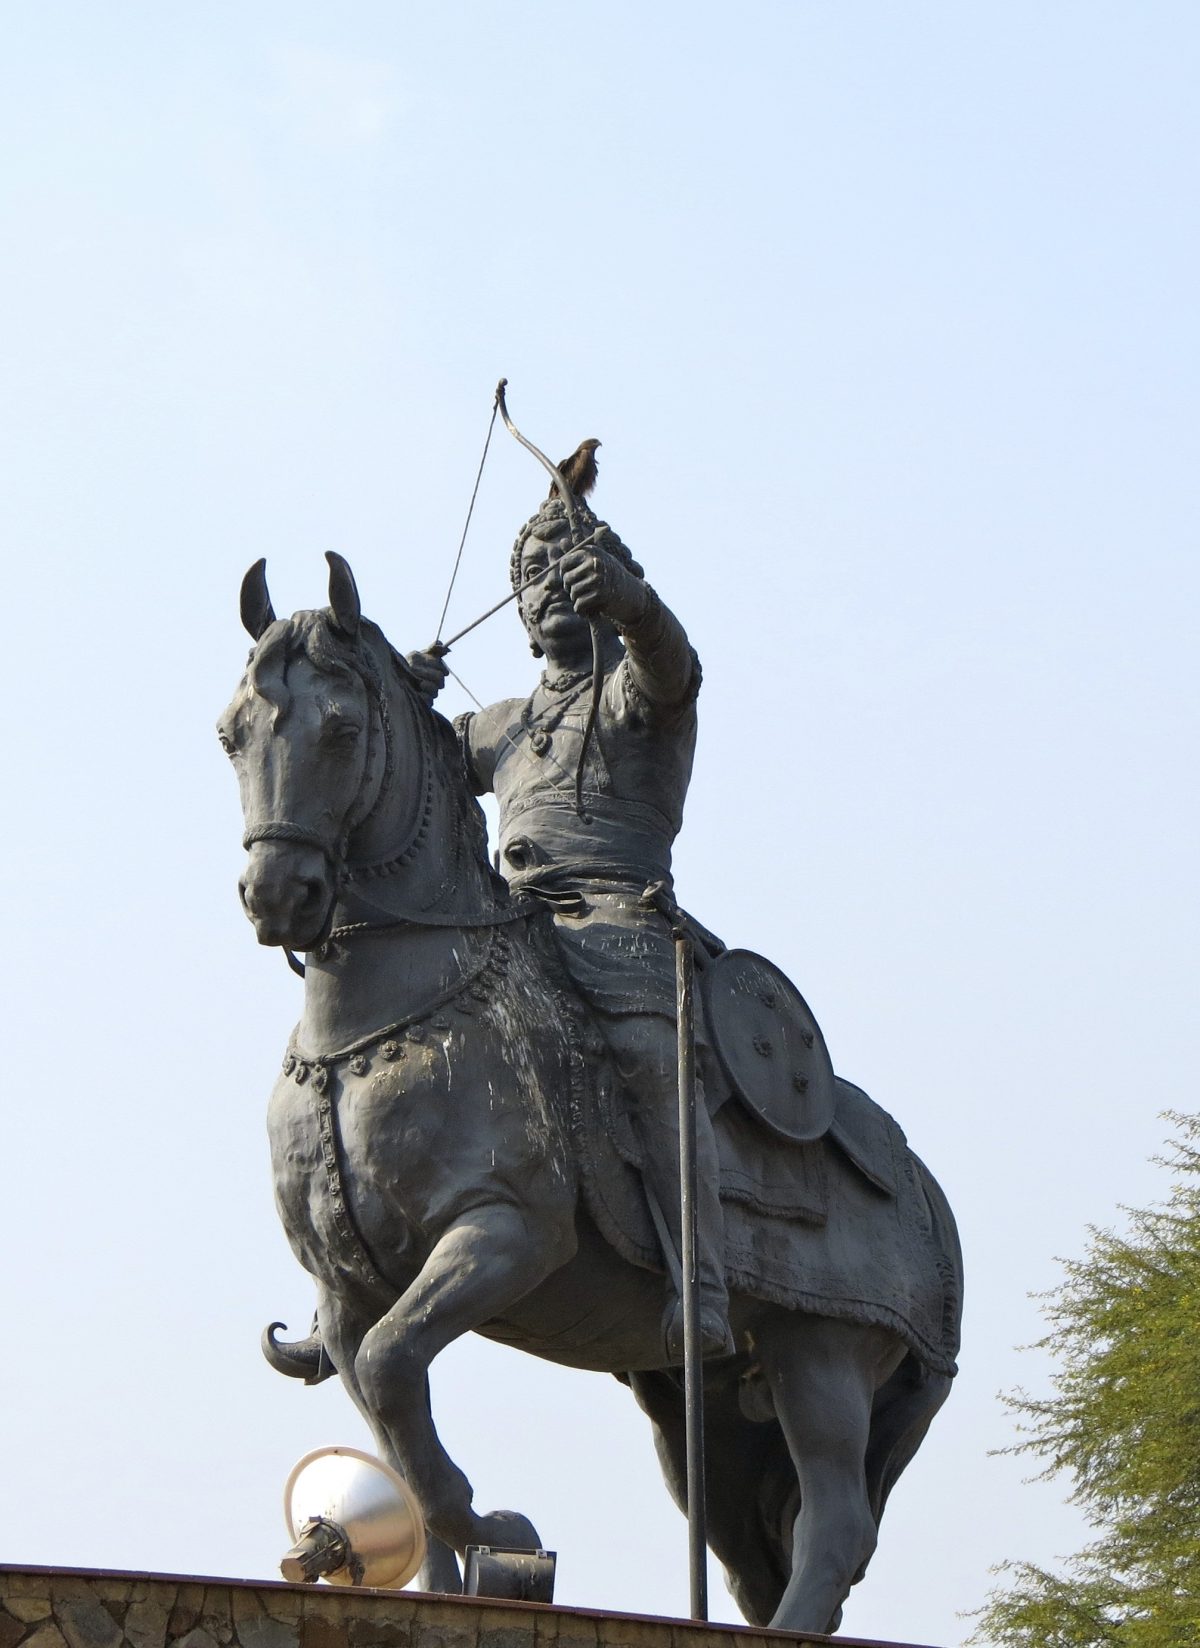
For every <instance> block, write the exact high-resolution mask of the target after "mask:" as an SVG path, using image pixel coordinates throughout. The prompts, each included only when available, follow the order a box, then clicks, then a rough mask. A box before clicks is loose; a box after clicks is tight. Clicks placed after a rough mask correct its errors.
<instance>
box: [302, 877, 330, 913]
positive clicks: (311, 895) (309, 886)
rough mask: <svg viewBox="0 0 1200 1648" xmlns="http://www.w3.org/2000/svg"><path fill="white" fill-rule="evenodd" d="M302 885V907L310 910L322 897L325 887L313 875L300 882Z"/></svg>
mask: <svg viewBox="0 0 1200 1648" xmlns="http://www.w3.org/2000/svg"><path fill="white" fill-rule="evenodd" d="M302 885H303V887H304V899H303V904H302V908H303V909H304V910H305V911H311V910H312V909H313V908H314V907H315V906H316V905H318V904H320V902H321V899H322V898H323V897H324V893H325V889H324V887H323V886H322V884H321V882H320V881H318V880H317V879H316V878H315V877H310V878H308V879H307V880H305V881H304V882H303V883H302Z"/></svg>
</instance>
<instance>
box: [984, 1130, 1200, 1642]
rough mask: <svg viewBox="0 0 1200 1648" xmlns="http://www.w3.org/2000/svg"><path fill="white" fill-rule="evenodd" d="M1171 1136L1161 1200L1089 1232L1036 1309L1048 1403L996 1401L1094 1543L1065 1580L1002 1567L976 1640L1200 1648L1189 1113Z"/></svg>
mask: <svg viewBox="0 0 1200 1648" xmlns="http://www.w3.org/2000/svg"><path fill="white" fill-rule="evenodd" d="M1169 1120H1170V1121H1171V1122H1172V1124H1173V1126H1174V1127H1175V1130H1176V1137H1175V1139H1174V1140H1173V1141H1172V1143H1171V1145H1170V1155H1169V1156H1168V1157H1166V1158H1159V1160H1160V1162H1161V1165H1163V1166H1164V1167H1167V1168H1169V1169H1170V1170H1171V1171H1172V1173H1173V1175H1174V1183H1173V1187H1172V1190H1171V1193H1170V1196H1169V1199H1168V1200H1167V1202H1166V1204H1165V1205H1164V1206H1161V1207H1153V1208H1151V1209H1150V1210H1149V1211H1144V1212H1143V1211H1137V1210H1127V1211H1128V1212H1129V1229H1128V1232H1127V1233H1126V1234H1125V1235H1121V1236H1118V1235H1114V1234H1112V1233H1111V1232H1109V1231H1098V1230H1092V1231H1091V1232H1090V1233H1089V1241H1088V1249H1087V1255H1086V1257H1085V1258H1083V1259H1081V1260H1078V1261H1073V1262H1070V1263H1068V1264H1067V1265H1066V1267H1065V1268H1066V1276H1065V1278H1064V1280H1063V1281H1062V1282H1061V1284H1060V1285H1059V1287H1058V1288H1057V1289H1056V1290H1055V1291H1054V1292H1053V1293H1051V1294H1049V1295H1047V1297H1046V1300H1045V1305H1044V1310H1045V1314H1046V1317H1047V1319H1048V1321H1049V1324H1050V1331H1049V1332H1048V1333H1047V1335H1046V1337H1045V1338H1044V1339H1043V1340H1041V1342H1040V1344H1039V1346H1038V1348H1039V1349H1047V1350H1049V1351H1050V1352H1051V1353H1052V1354H1053V1356H1054V1358H1055V1362H1056V1366H1057V1369H1058V1371H1057V1373H1056V1374H1055V1376H1054V1379H1053V1385H1054V1390H1055V1394H1054V1395H1053V1396H1051V1397H1050V1398H1048V1399H1047V1400H1044V1401H1038V1400H1035V1399H1034V1398H1033V1397H1031V1396H1029V1395H1028V1394H1027V1393H1026V1392H1024V1391H1018V1392H1017V1393H1016V1394H1015V1395H1013V1396H1011V1397H1008V1398H1006V1401H1007V1402H1008V1405H1009V1406H1010V1407H1011V1408H1012V1409H1013V1410H1014V1412H1015V1413H1016V1414H1017V1415H1018V1427H1017V1428H1018V1431H1019V1433H1020V1436H1021V1440H1020V1441H1019V1442H1018V1443H1017V1444H1016V1446H1015V1447H1014V1448H1013V1449H1011V1450H1010V1451H1011V1452H1014V1453H1018V1454H1021V1453H1023V1454H1033V1455H1036V1456H1037V1457H1038V1458H1039V1459H1042V1460H1044V1461H1045V1462H1046V1464H1045V1469H1044V1470H1043V1472H1042V1473H1041V1474H1042V1476H1043V1477H1049V1476H1053V1475H1055V1474H1056V1473H1057V1472H1060V1471H1067V1472H1070V1473H1071V1475H1072V1476H1073V1478H1074V1487H1073V1490H1072V1493H1071V1498H1072V1500H1073V1501H1074V1502H1075V1503H1076V1504H1078V1505H1080V1506H1081V1507H1082V1509H1083V1511H1084V1513H1085V1515H1086V1516H1087V1519H1088V1521H1089V1523H1090V1524H1091V1526H1092V1528H1093V1529H1094V1530H1095V1533H1096V1538H1095V1540H1094V1541H1093V1543H1091V1544H1089V1545H1088V1546H1086V1547H1085V1548H1084V1549H1083V1550H1082V1551H1081V1552H1080V1553H1079V1554H1078V1555H1077V1556H1074V1557H1072V1558H1070V1559H1069V1560H1068V1561H1067V1562H1066V1564H1065V1566H1064V1569H1063V1572H1062V1573H1061V1574H1053V1573H1049V1572H1047V1571H1045V1570H1044V1569H1042V1568H1037V1567H1034V1566H1033V1565H1032V1564H1030V1563H1025V1562H1014V1563H1006V1564H1005V1565H1004V1567H1003V1568H1002V1569H1001V1570H1000V1571H1001V1573H1003V1574H1004V1575H1005V1578H1006V1583H1005V1584H1004V1585H1003V1586H1002V1587H1001V1588H999V1589H997V1590H995V1591H993V1592H992V1594H991V1596H990V1598H989V1600H988V1603H987V1605H986V1607H984V1608H983V1609H982V1610H981V1611H980V1613H979V1615H978V1616H977V1619H978V1628H977V1631H976V1634H975V1636H974V1637H973V1639H972V1640H973V1641H974V1642H977V1643H987V1642H991V1643H999V1644H1002V1645H1003V1648H1101V1645H1103V1648H1193V1645H1197V1644H1200V1116H1176V1115H1172V1116H1171V1117H1170V1118H1169Z"/></svg>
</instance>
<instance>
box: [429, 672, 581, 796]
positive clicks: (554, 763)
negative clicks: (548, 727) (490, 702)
mask: <svg viewBox="0 0 1200 1648" xmlns="http://www.w3.org/2000/svg"><path fill="white" fill-rule="evenodd" d="M446 674H447V675H448V676H449V677H450V679H451V680H452V681H457V682H458V684H459V686H460V687H461V688H462V690H463V691H464V692H465V693H466V695H467V697H468V698H469V699H470V700H471V702H472V703H473V704H474V705H475V707H476V708H477V709H481V710H482V709H485V708H486V705H484V704H482V703H481V702H480V701H479V699H478V698H476V696H475V694H474V693H473V692H472V691H471V689H470V687H469V686H468V685H467V683H466V682H465V681H464V680H463V678H462V676H461V675H457V674H456V673H455V672H454V670H452V669H451V668H450V666H449V664H447V665H446ZM503 733H504V738H505V741H506V743H508V744H509V745H511V746H512V748H513V749H514V750H515V751H516V752H517V754H518V755H520V756H523V757H524V758H525V760H526V761H533V760H534V759H535V758H534V756H533V755H532V754H531V752H530V751H529V750H527V749H524V748H522V746H521V745H520V744H518V743H517V741H516V739H515V738H514V737H513V735H512V733H510V732H509V730H508V728H507V727H505V728H503ZM545 759H547V760H548V761H549V763H550V765H551V766H553V767H555V768H556V769H557V771H558V772H559V773H560V774H561V775H562V777H563V778H565V779H566V781H567V783H568V784H570V783H571V781H572V780H571V775H570V773H569V772H567V771H566V769H565V768H564V767H563V766H562V765H561V763H560V762H558V761H557V760H555V758H554V756H553V755H552V754H551V753H550V751H549V750H547V751H546V757H545ZM550 788H551V789H552V790H557V791H558V792H559V794H560V795H565V796H566V797H567V798H568V800H570V799H571V791H570V790H568V789H565V788H564V787H563V785H561V784H556V783H555V782H554V780H553V779H551V780H550Z"/></svg>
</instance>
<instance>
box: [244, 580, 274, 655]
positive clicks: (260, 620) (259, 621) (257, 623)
mask: <svg viewBox="0 0 1200 1648" xmlns="http://www.w3.org/2000/svg"><path fill="white" fill-rule="evenodd" d="M241 607H242V623H243V624H245V626H246V628H247V629H248V630H249V631H250V633H251V635H252V636H253V637H254V639H255V640H256V641H257V640H258V639H259V637H260V636H261V635H262V632H263V631H264V630H265V629H266V628H267V627H268V626H269V625H271V624H273V623H274V622H275V608H274V607H273V606H272V605H271V597H270V594H269V593H268V591H267V563H266V561H265V560H261V561H255V563H254V565H253V566H252V567H251V568H250V570H249V572H248V573H247V574H246V576H245V577H244V578H243V579H242V599H241Z"/></svg>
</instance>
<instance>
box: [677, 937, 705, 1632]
mask: <svg viewBox="0 0 1200 1648" xmlns="http://www.w3.org/2000/svg"><path fill="white" fill-rule="evenodd" d="M674 938H675V1005H676V1024H677V1026H678V1036H679V1213H680V1231H681V1237H682V1241H681V1245H682V1249H683V1251H682V1253H681V1255H680V1259H681V1262H682V1265H681V1268H682V1270H683V1402H684V1425H685V1442H686V1450H687V1509H688V1576H689V1580H690V1589H691V1608H692V1618H693V1619H703V1620H706V1619H707V1618H708V1527H707V1512H706V1507H705V1498H704V1360H703V1350H702V1346H701V1342H700V1256H699V1201H698V1197H697V1183H698V1180H697V1172H698V1165H697V1161H696V1154H697V1147H696V1025H695V1006H694V1002H693V978H694V960H695V958H694V955H693V950H692V940H691V937H690V935H689V934H688V933H686V932H685V931H683V930H682V929H680V928H676V929H675V930H674Z"/></svg>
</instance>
